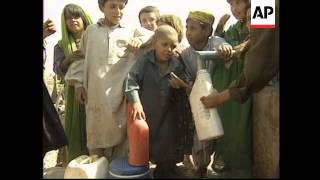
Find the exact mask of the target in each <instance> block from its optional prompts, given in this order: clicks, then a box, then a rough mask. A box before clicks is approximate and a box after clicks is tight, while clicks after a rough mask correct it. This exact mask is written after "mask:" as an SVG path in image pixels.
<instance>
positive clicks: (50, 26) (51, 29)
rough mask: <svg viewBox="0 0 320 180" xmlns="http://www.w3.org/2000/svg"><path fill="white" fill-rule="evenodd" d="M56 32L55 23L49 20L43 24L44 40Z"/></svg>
mask: <svg viewBox="0 0 320 180" xmlns="http://www.w3.org/2000/svg"><path fill="white" fill-rule="evenodd" d="M55 32H56V27H55V25H54V23H53V22H52V21H51V20H50V19H48V20H46V22H44V24H43V39H44V38H46V37H48V36H50V35H51V34H53V33H55Z"/></svg>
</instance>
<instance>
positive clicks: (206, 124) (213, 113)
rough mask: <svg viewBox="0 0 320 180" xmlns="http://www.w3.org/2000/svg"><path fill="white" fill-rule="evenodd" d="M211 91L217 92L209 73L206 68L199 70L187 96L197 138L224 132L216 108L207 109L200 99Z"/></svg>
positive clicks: (219, 134) (203, 138) (216, 135)
mask: <svg viewBox="0 0 320 180" xmlns="http://www.w3.org/2000/svg"><path fill="white" fill-rule="evenodd" d="M212 92H216V93H217V90H215V89H214V88H213V86H212V81H211V78H210V74H209V73H208V71H207V70H206V69H201V70H199V71H198V72H197V77H196V80H195V83H194V85H193V87H192V91H191V94H190V97H189V100H190V105H191V111H192V114H193V119H194V122H195V126H196V131H197V134H198V138H199V140H209V139H216V138H219V137H221V136H223V134H224V132H223V127H222V124H221V120H220V117H219V114H218V112H217V109H216V108H210V109H207V108H205V107H204V105H203V103H202V102H201V101H200V97H202V96H207V95H209V94H211V93H212Z"/></svg>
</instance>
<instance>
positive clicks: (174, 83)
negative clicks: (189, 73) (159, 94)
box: [169, 78, 183, 89]
mask: <svg viewBox="0 0 320 180" xmlns="http://www.w3.org/2000/svg"><path fill="white" fill-rule="evenodd" d="M169 84H170V86H171V87H173V88H175V89H180V87H182V86H183V85H182V84H181V83H180V82H179V81H178V80H176V79H174V78H171V79H169Z"/></svg>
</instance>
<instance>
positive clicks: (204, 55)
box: [196, 50, 235, 70]
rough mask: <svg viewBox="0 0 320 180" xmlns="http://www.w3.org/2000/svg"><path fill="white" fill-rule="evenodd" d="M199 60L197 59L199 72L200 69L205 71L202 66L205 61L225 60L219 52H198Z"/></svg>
mask: <svg viewBox="0 0 320 180" xmlns="http://www.w3.org/2000/svg"><path fill="white" fill-rule="evenodd" d="M196 53H197V55H198V58H197V65H198V70H200V69H204V68H203V66H202V64H203V63H202V62H203V61H204V60H207V59H209V60H219V59H223V56H222V54H220V53H219V52H218V51H196ZM233 53H235V51H234V50H233Z"/></svg>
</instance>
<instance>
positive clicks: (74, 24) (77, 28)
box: [66, 15, 84, 33]
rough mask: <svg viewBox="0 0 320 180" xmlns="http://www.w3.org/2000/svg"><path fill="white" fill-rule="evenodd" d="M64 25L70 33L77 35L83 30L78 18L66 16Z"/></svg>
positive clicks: (81, 21) (82, 24)
mask: <svg viewBox="0 0 320 180" xmlns="http://www.w3.org/2000/svg"><path fill="white" fill-rule="evenodd" d="M66 25H67V28H68V30H69V31H70V32H71V33H78V32H81V31H83V29H84V23H83V20H82V18H81V17H80V16H79V17H76V16H71V15H70V16H66Z"/></svg>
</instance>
